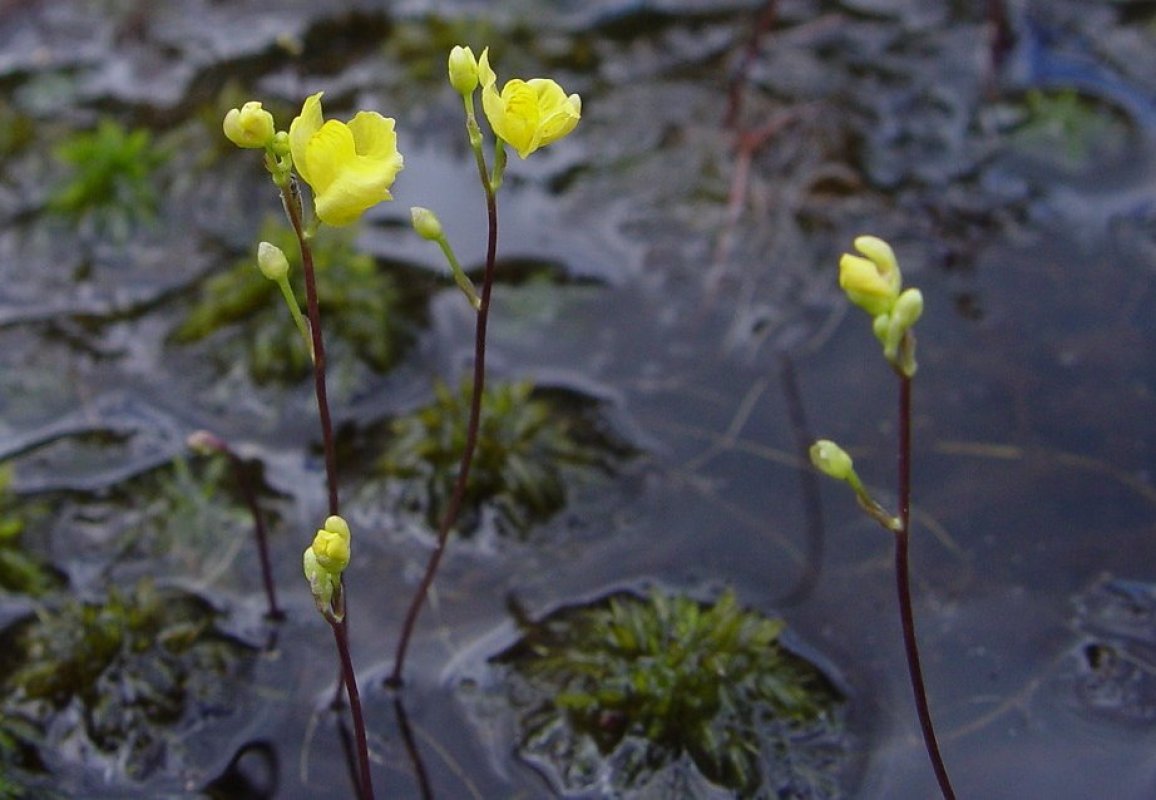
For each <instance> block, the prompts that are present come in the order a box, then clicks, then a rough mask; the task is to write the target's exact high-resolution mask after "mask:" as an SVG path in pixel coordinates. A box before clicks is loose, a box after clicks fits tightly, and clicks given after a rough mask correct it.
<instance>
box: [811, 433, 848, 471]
mask: <svg viewBox="0 0 1156 800" xmlns="http://www.w3.org/2000/svg"><path fill="white" fill-rule="evenodd" d="M811 463H812V464H814V465H815V468H816V469H818V470H819V471H820V472H822V473H823V474H824V475H830V476H831V477H832V478H835V479H836V480H840V481H845V480H850V479H851V476H852V475H854V474H855V467H854V464H853V462H852V461H851V456H849V455H847V451H846V450H844V449H843V448H842V447H840V446H839V445H837V444H835V443H834V442H832V441H831V440H830V439H820V440H819V441H817V442H815V443H814V444H813V445H811Z"/></svg>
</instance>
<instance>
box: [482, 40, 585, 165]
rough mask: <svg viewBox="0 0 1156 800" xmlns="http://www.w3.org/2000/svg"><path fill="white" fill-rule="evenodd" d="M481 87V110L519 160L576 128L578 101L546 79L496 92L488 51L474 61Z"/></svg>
mask: <svg viewBox="0 0 1156 800" xmlns="http://www.w3.org/2000/svg"><path fill="white" fill-rule="evenodd" d="M478 78H479V80H480V81H481V84H482V109H483V110H484V111H485V112H486V119H488V120H489V121H490V127H491V128H493V130H494V134H495V135H496V136H497V137H498V138H499V139H501V140H502V141H504V142H506V143H508V144H509V145H510V146H511V147H513V148H514V149H515V150H517V151H518V155H519V156H521V157H522V158H525V157H526V156H528V155H530V154H531V153H533V152H534V151H535V150H537V149H538V148H540V147H545V146H546V145H548V144H550V143H552V142H556V141H558V140H559V139H561V138H562V137H563V136H565V135H566V134H568V133H570V131H572V130H574V128H575V127H576V126H577V125H578V120H579V119H580V118H581V117H582V100H581V98H580V97H578V95H576V94H572V95H569V96H568V95H567V94H566V93H565V92H564V91H563V90H562V87H561V86H559V85H558V84H557V83H555V82H554V81H552V80H550V79H548V78H534V79H533V80H529V81H523V80H520V79H517V78H515V79H514V80H511V81H508V82H507V83H506V85H505V86H504V87H502V91H501V92H499V91H498V89H497V75H495V74H494V70H493V69H492V68H491V67H490V57H489V48H487V49H486V50H483V51H482V56H481V58H479V59H478Z"/></svg>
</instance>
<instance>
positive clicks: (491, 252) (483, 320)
mask: <svg viewBox="0 0 1156 800" xmlns="http://www.w3.org/2000/svg"><path fill="white" fill-rule="evenodd" d="M501 146H502V145H500V144H499V147H501ZM475 154H476V156H477V157H476V161H477V164H478V173H479V175H480V177H481V180H482V186H483V188H484V189H485V193H486V213H487V216H488V217H489V221H490V231H489V236H488V239H487V242H486V269H485V273H484V275H483V277H482V292H481V305H479V306H478V312H477V324H476V327H475V330H474V386H473V395H472V397H471V399H470V420H469V425H468V427H467V428H466V445H465V448H464V450H463V451H462V458H461V462H460V464H459V466H458V477H457V481H456V482H455V483H454V491H453V494H452V496H451V497H450V502H449V505H448V506H447V508H446V510H445V513H444V514H443V515H442V518H441V524H440V525H439V526H438V538H437V543H436V544H435V545H434V549H433V552H432V553H431V554H430V558H429V562H428V563H427V564H426V569H425V574H424V575H422V578H421V582H420V583H419V584H418V587H417V590H416V591H415V592H414V595H413V600H412V601H411V602H410V605H409V610H408V611H407V612H406V615H405V622H404V623H403V624H402V628H401V638H400V639H399V640H398V644H397V652H396V655H395V657H394V662H393V672H391V673H390V675H389V678H387V679H386V685H388V686H392V687H395V688H396V687H399V686H401V685H402V683H403V682H404V681H403V679H402V671H403V670H404V668H405V656H406V652H407V651H408V650H409V642H410V639H411V638H412V636H413V632H414V628H415V627H416V625H417V618H418V614H420V613H421V609H422V606H423V605H424V604H425V599H426V596H427V595H428V594H429V590H430V586H432V585H433V581H434V576H435V575H436V574H437V571H438V567H439V566H440V565H441V561H442V556H443V555H444V554H445V549H446V543H447V541H448V540H449V536H450V531H451V530H452V529H453V526H454V523H455V522H457V519H458V515H459V514H460V513H461V508H462V503H463V501H464V500H465V496H466V486H467V485H468V483H469V479H470V466H471V465H472V464H473V460H474V451H475V450H476V449H477V445H478V427H479V423H480V421H481V417H482V391H483V390H484V389H485V381H486V325H487V322H488V320H489V316H490V293H491V290H492V289H493V287H494V262H495V259H496V258H497V253H498V203H497V198H496V197H495V195H494V189H493V186H492V184H491V183H490V177H489V175H488V174H487V170H486V163H485V159H484V158H482V156H481V153H480V152H479V151H475Z"/></svg>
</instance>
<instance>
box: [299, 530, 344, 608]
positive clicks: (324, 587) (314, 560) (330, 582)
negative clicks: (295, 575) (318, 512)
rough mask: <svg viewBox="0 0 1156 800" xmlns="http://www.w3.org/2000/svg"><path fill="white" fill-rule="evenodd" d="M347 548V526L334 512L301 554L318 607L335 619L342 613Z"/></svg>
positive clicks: (307, 578)
mask: <svg viewBox="0 0 1156 800" xmlns="http://www.w3.org/2000/svg"><path fill="white" fill-rule="evenodd" d="M349 549H350V535H349V525H348V524H347V523H346V522H345V520H344V519H343V518H342V517H339V516H336V515H334V516H331V517H329V518H327V519H326V520H325V524H324V525H323V526H322V527H321V528H320V529H319V530H318V531H317V534H316V535H315V536H314V537H313V543H312V544H311V545H309V547H307V548H305V553H304V555H303V556H302V567H303V568H304V570H305V579H306V580H307V581H309V589H310V591H312V593H313V600H314V602H315V603H317V610H318V611H320V612H321V613H322V615H324V616H325V617H326V618H330V617H332V618H333V619H335V620H337V621H340V620H341V618H342V617H343V616H345V604H344V602H343V600H342V598H341V573H342V572H344V571H345V568H346V567H348V566H349Z"/></svg>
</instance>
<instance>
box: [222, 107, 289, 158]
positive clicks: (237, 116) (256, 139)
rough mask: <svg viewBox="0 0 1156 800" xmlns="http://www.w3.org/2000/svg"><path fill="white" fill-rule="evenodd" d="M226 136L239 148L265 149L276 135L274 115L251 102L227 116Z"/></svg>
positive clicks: (233, 110)
mask: <svg viewBox="0 0 1156 800" xmlns="http://www.w3.org/2000/svg"><path fill="white" fill-rule="evenodd" d="M223 127H224V130H225V136H226V138H228V140H229V141H230V142H232V143H233V144H235V145H237V147H265V146H266V145H268V144H270V143H272V141H273V136H274V135H275V133H276V132H275V130H274V125H273V115H272V114H270V113H269V112H268V111H266V110H265V109H263V108H261V104H260V103H259V102H257V101H256V100H250V101H249V102H248V103H245V105H243V106H241V107H240V108H239V109H238V108H234V109H232V110H230V111H229V113H228V114H226V115H225V122H224V126H223Z"/></svg>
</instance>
